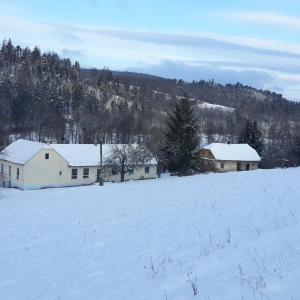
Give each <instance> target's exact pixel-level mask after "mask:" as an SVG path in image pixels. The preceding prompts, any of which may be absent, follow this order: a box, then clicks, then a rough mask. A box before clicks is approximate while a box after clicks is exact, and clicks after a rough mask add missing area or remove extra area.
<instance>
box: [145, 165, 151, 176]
mask: <svg viewBox="0 0 300 300" xmlns="http://www.w3.org/2000/svg"><path fill="white" fill-rule="evenodd" d="M149 173H150V167H149V166H145V174H149Z"/></svg>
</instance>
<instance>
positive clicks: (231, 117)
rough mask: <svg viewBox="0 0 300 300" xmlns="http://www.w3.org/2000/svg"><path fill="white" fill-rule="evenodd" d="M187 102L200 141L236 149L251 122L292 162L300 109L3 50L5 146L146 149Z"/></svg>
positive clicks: (0, 112) (0, 83)
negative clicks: (18, 141)
mask: <svg viewBox="0 0 300 300" xmlns="http://www.w3.org/2000/svg"><path fill="white" fill-rule="evenodd" d="M184 95H186V96H187V97H188V98H189V100H190V101H191V102H192V103H193V106H194V109H195V112H196V114H197V120H198V131H199V132H198V135H199V141H200V142H202V143H205V142H213V141H222V142H236V141H238V137H239V134H240V132H241V130H242V129H243V128H244V126H245V124H246V122H247V121H248V120H249V119H250V120H255V121H257V123H258V124H259V127H260V130H261V132H262V135H263V138H264V142H265V144H266V147H265V155H270V156H276V157H279V158H286V157H288V156H289V155H290V153H291V152H292V148H293V145H294V141H295V139H296V137H297V135H298V133H299V126H300V103H296V102H292V101H288V100H287V99H284V98H283V97H282V95H280V94H277V93H274V92H271V91H262V90H257V89H254V88H252V87H248V86H244V85H242V84H240V83H237V84H234V85H232V84H227V85H220V84H217V83H215V82H214V81H213V80H211V81H204V80H202V81H193V82H184V81H183V80H180V79H179V80H177V79H165V78H161V77H156V76H151V75H145V74H136V73H130V72H114V71H110V70H108V69H103V70H98V69H84V68H81V67H80V65H79V63H78V62H75V63H72V62H71V61H70V60H69V59H62V58H60V57H59V56H58V55H57V54H56V53H41V51H40V49H39V48H38V47H35V48H34V49H29V48H21V47H20V46H14V45H13V43H12V42H11V40H7V41H6V40H5V41H3V43H2V46H1V49H0V146H4V145H6V144H7V143H8V142H9V141H10V140H11V139H13V138H17V137H23V138H27V139H31V140H39V141H44V140H53V141H56V142H60V143H93V142H95V140H97V139H101V140H103V141H104V142H105V143H129V142H137V143H142V142H144V141H145V140H147V139H148V138H149V137H150V138H151V137H153V136H157V135H160V134H161V132H162V131H163V130H164V127H165V119H166V117H167V116H168V113H169V112H170V111H171V110H172V109H173V107H174V106H175V104H176V103H177V102H178V100H179V99H181V98H182V97H183V96H184Z"/></svg>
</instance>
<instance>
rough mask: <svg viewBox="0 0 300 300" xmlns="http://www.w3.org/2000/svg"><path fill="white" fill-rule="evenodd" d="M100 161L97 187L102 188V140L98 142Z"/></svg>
mask: <svg viewBox="0 0 300 300" xmlns="http://www.w3.org/2000/svg"><path fill="white" fill-rule="evenodd" d="M99 146H100V161H99V186H103V178H102V140H101V141H100V145H99Z"/></svg>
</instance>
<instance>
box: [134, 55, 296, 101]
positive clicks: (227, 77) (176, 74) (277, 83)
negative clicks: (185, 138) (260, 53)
mask: <svg viewBox="0 0 300 300" xmlns="http://www.w3.org/2000/svg"><path fill="white" fill-rule="evenodd" d="M129 71H134V72H141V73H150V74H153V75H157V76H162V77H167V78H177V79H178V78H181V79H183V80H185V81H192V80H211V79H214V81H215V82H217V83H221V84H227V83H231V84H235V83H237V82H240V83H242V84H245V85H249V86H253V87H256V88H258V89H269V90H273V91H275V92H278V93H281V94H283V96H285V97H287V98H288V99H291V100H295V101H300V97H299V95H300V75H296V76H294V75H289V74H286V73H282V72H274V71H268V70H259V69H247V68H244V67H243V68H238V67H236V66H234V67H232V66H229V65H226V64H225V66H224V65H222V64H221V63H220V64H216V63H203V64H198V65H195V64H189V63H186V62H183V61H168V60H164V61H161V62H160V63H159V64H154V65H148V66H144V67H140V68H131V69H129Z"/></svg>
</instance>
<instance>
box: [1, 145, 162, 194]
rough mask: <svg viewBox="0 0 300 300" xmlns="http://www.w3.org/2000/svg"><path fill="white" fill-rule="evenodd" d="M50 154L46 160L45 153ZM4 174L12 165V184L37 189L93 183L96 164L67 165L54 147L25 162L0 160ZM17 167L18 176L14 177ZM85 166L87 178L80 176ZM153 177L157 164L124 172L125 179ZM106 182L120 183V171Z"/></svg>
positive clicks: (106, 177) (95, 174)
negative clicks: (75, 170)
mask: <svg viewBox="0 0 300 300" xmlns="http://www.w3.org/2000/svg"><path fill="white" fill-rule="evenodd" d="M46 154H49V158H48V159H46V158H45V155H46ZM1 163H3V164H4V173H5V174H8V167H9V166H11V177H10V178H9V179H10V183H11V184H10V185H11V187H17V188H20V189H39V188H47V187H63V186H78V185H89V184H93V183H95V182H96V180H97V169H98V167H97V166H92V167H88V166H80V167H76V166H69V165H68V163H67V161H66V160H65V159H64V158H63V157H62V156H60V154H58V153H57V152H56V151H55V150H54V149H42V150H40V151H39V152H38V153H37V154H36V155H34V156H33V157H32V158H31V159H30V160H29V161H28V162H26V163H25V165H19V164H15V163H10V162H6V161H2V162H1ZM17 168H19V174H20V175H19V179H17V176H16V174H17ZM84 168H88V169H89V176H88V178H83V170H84ZM72 169H77V178H75V179H72ZM150 178H156V165H149V173H145V166H143V165H142V166H136V167H135V168H134V171H133V174H129V173H126V174H125V180H138V179H150ZM104 179H105V181H112V182H119V181H120V174H117V175H110V176H104Z"/></svg>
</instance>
